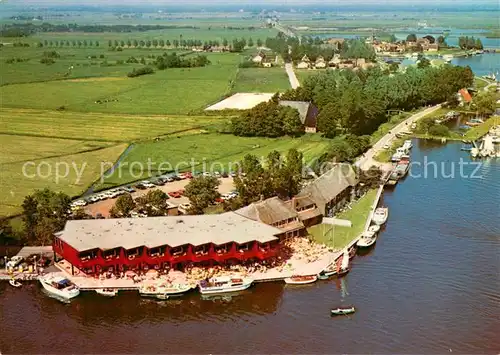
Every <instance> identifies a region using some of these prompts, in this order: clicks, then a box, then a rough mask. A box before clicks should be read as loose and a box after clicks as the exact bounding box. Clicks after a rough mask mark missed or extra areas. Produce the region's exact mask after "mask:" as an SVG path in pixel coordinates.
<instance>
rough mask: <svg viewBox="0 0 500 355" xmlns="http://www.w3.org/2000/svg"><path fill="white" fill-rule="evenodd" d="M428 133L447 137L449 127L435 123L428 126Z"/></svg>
mask: <svg viewBox="0 0 500 355" xmlns="http://www.w3.org/2000/svg"><path fill="white" fill-rule="evenodd" d="M429 134H430V135H432V136H436V137H449V135H450V129H449V128H448V127H446V126H445V125H442V124H436V125H433V126H431V127H430V128H429Z"/></svg>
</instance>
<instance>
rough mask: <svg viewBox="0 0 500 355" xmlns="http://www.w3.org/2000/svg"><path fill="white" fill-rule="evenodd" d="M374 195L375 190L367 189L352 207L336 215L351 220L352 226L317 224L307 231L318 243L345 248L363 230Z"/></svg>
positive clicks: (375, 193)
mask: <svg viewBox="0 0 500 355" xmlns="http://www.w3.org/2000/svg"><path fill="white" fill-rule="evenodd" d="M376 196H377V190H370V191H368V193H367V194H366V195H365V196H363V197H362V198H361V199H359V200H358V201H357V202H356V203H354V204H353V206H352V209H350V210H347V211H346V212H343V213H341V214H339V215H338V216H337V218H340V219H346V220H349V221H351V223H352V227H350V228H349V227H340V226H332V225H330V224H318V225H316V226H313V227H311V228H308V230H307V231H308V232H309V234H310V235H311V236H312V237H313V239H314V240H315V241H316V242H318V243H322V244H326V245H328V246H330V247H332V248H335V249H342V248H345V247H346V246H347V245H348V244H349V243H350V242H352V241H353V240H354V239H356V238H357V237H359V236H360V235H361V233H362V232H363V230H364V228H365V223H366V220H367V218H368V216H369V214H370V211H371V208H372V205H373V203H374V202H375V197H376Z"/></svg>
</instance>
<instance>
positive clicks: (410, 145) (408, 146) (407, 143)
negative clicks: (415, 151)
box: [402, 139, 413, 151]
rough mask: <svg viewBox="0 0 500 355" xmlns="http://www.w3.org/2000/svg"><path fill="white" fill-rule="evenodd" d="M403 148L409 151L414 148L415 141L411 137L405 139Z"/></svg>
mask: <svg viewBox="0 0 500 355" xmlns="http://www.w3.org/2000/svg"><path fill="white" fill-rule="evenodd" d="M402 148H403V149H405V150H407V151H409V150H410V149H411V148H413V143H412V142H411V139H408V140H405V142H404V143H403V147H402Z"/></svg>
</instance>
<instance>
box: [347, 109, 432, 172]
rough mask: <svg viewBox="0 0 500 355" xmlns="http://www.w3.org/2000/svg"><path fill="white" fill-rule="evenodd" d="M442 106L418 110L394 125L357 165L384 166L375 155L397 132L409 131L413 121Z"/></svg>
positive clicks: (365, 167) (365, 166) (363, 166)
mask: <svg viewBox="0 0 500 355" xmlns="http://www.w3.org/2000/svg"><path fill="white" fill-rule="evenodd" d="M440 108H441V105H436V106H432V107H430V108H427V109H425V110H424V111H421V112H418V113H416V114H414V115H412V116H410V117H408V118H407V119H406V120H404V121H403V122H401V123H400V124H398V125H397V126H396V127H394V128H393V129H392V130H390V133H387V134H386V135H385V136H383V137H382V138H381V139H380V140H379V141H378V142H377V143H375V144H374V145H373V147H371V148H370V150H368V151H367V152H366V153H365V154H364V155H363V156H362V157H361V158H360V159H359V160H358V161H357V162H356V163H355V165H356V166H357V167H359V168H361V169H363V170H367V169H369V168H370V167H371V166H374V165H375V166H383V165H384V164H382V163H380V162H378V161H376V160H375V159H374V157H375V156H376V155H377V154H378V153H379V152H380V151H382V150H384V146H385V145H386V144H388V145H391V144H392V142H393V141H394V139H395V138H396V134H399V133H401V132H403V131H407V130H408V127H409V126H411V125H412V124H413V123H415V122H417V121H418V120H419V119H421V118H422V117H424V116H427V115H429V114H431V113H433V112H434V111H436V110H438V109H440Z"/></svg>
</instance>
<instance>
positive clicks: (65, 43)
mask: <svg viewBox="0 0 500 355" xmlns="http://www.w3.org/2000/svg"><path fill="white" fill-rule="evenodd" d="M99 46H100V42H99V41H91V40H86V39H84V40H76V39H72V40H70V39H66V40H59V41H57V40H47V39H46V40H44V41H43V42H38V44H37V47H39V48H42V47H59V48H63V47H78V48H80V47H85V48H87V47H96V48H97V47H99Z"/></svg>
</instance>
